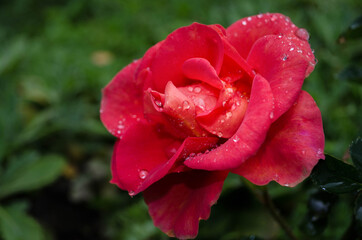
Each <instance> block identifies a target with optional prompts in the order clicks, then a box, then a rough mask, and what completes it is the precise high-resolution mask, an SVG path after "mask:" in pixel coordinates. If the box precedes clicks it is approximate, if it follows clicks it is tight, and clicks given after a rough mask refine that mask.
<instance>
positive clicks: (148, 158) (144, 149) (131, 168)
mask: <svg viewBox="0 0 362 240" xmlns="http://www.w3.org/2000/svg"><path fill="white" fill-rule="evenodd" d="M175 145H176V146H177V147H178V146H180V145H181V143H180V142H179V141H177V140H175V139H173V138H171V137H169V136H167V135H165V134H160V133H158V132H157V131H156V130H155V129H154V127H153V126H150V125H148V124H145V123H138V124H135V125H133V126H132V127H130V129H129V131H127V132H126V133H125V134H124V136H123V138H122V139H120V140H118V141H117V142H116V144H115V146H114V151H113V156H112V176H113V178H112V180H111V183H115V184H117V185H118V187H119V188H121V189H123V190H127V191H128V192H129V194H130V195H134V193H135V192H136V191H137V190H138V188H139V186H140V185H141V184H142V182H143V180H144V177H143V176H144V175H146V174H147V173H149V172H150V171H151V170H153V169H154V168H156V167H158V166H159V165H162V164H165V163H166V162H167V160H168V159H169V157H170V156H169V155H170V154H169V151H170V150H169V148H170V146H175ZM142 174H143V175H142Z"/></svg>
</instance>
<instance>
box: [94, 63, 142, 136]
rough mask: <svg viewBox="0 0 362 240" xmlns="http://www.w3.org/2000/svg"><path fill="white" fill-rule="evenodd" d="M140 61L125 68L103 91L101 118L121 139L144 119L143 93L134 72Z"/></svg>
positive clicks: (111, 131) (110, 130)
mask: <svg viewBox="0 0 362 240" xmlns="http://www.w3.org/2000/svg"><path fill="white" fill-rule="evenodd" d="M138 64H139V61H134V62H133V63H131V64H130V65H128V66H127V67H125V68H123V69H122V70H121V71H120V72H119V73H117V75H116V76H115V77H114V78H113V79H112V81H111V82H110V83H109V84H108V85H107V86H106V87H105V88H104V89H103V97H102V102H101V110H100V117H101V120H102V122H103V124H104V126H105V127H106V128H107V130H108V131H109V132H110V133H111V134H113V135H114V136H116V137H121V136H122V135H123V134H124V133H125V132H126V131H127V130H128V129H129V128H130V127H132V126H133V125H134V124H137V123H138V122H139V121H142V120H143V121H144V118H143V107H142V105H143V91H142V85H141V83H137V82H136V81H135V78H134V72H135V70H136V68H137V66H138Z"/></svg>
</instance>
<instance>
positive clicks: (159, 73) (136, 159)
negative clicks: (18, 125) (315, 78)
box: [100, 13, 324, 239]
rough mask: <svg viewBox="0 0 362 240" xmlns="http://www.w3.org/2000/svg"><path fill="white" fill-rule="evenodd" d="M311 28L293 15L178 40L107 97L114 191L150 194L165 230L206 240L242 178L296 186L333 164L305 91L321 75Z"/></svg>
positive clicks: (125, 73) (142, 62)
mask: <svg viewBox="0 0 362 240" xmlns="http://www.w3.org/2000/svg"><path fill="white" fill-rule="evenodd" d="M308 39H309V34H308V32H307V31H306V30H305V29H302V28H298V27H297V26H295V25H294V24H293V23H292V22H291V21H290V19H289V18H288V17H285V16H283V15H282V14H278V13H276V14H270V13H266V14H259V15H256V16H251V17H247V18H243V19H241V20H239V21H237V22H235V23H234V24H232V25H231V26H230V27H228V28H227V29H224V28H223V27H222V26H220V25H203V24H199V23H193V24H191V25H190V26H186V27H182V28H179V29H177V30H175V31H174V32H172V33H171V34H170V35H169V36H168V37H167V38H166V39H165V40H163V41H161V42H159V43H157V44H156V45H154V46H153V47H151V48H150V49H149V50H148V51H147V52H146V53H145V55H144V56H143V57H142V58H141V59H139V60H136V61H133V63H131V64H129V65H128V66H126V67H125V68H123V69H122V70H121V71H120V72H119V73H118V74H117V75H116V76H115V77H114V78H113V80H112V81H111V82H110V83H109V84H108V85H107V86H106V87H105V88H104V90H103V98H102V103H101V110H100V112H101V120H102V122H103V124H104V125H105V127H106V128H107V129H108V131H109V132H110V133H111V134H113V135H114V136H116V137H117V138H118V139H117V142H116V144H115V146H114V152H113V157H112V166H111V168H112V176H113V178H112V180H111V183H114V184H116V185H118V187H119V188H121V189H123V190H126V191H128V193H129V194H130V195H131V196H134V195H136V194H138V193H140V192H143V195H144V198H145V201H146V203H147V205H148V208H149V213H150V215H151V217H152V219H153V221H154V224H155V225H156V226H157V227H159V228H160V229H161V230H162V231H163V232H165V233H166V234H167V235H169V236H173V237H177V238H182V239H185V238H194V237H196V235H197V232H198V225H199V220H200V219H207V218H208V217H209V215H210V209H211V206H212V205H213V204H215V203H216V201H217V199H218V198H219V195H220V193H221V190H222V186H223V182H224V180H225V178H226V176H227V175H228V174H229V173H230V172H231V173H234V174H238V175H240V176H243V177H245V178H246V179H248V180H249V181H251V182H252V183H254V184H257V185H265V184H267V183H269V182H270V181H276V182H278V183H279V184H281V185H283V186H290V187H293V186H295V185H296V184H298V183H300V182H301V181H303V180H304V179H305V178H306V177H308V176H309V174H310V172H311V170H312V168H313V167H314V166H315V164H316V163H317V162H318V160H319V159H323V158H324V154H323V149H324V134H323V126H322V119H321V114H320V111H319V109H318V107H317V105H316V103H315V101H314V100H313V98H312V97H311V96H310V95H309V94H308V93H307V92H305V91H302V90H301V87H302V84H303V81H304V79H305V78H306V77H307V76H308V75H309V74H310V73H311V72H312V71H313V69H314V66H315V64H316V62H315V58H314V55H313V51H312V50H311V48H310V46H309V43H308Z"/></svg>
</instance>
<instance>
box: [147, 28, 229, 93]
mask: <svg viewBox="0 0 362 240" xmlns="http://www.w3.org/2000/svg"><path fill="white" fill-rule="evenodd" d="M189 58H205V59H207V60H208V61H209V62H210V64H211V65H212V66H213V67H214V68H215V70H216V72H217V73H219V71H220V68H221V64H222V59H223V43H222V41H221V38H220V36H219V34H218V33H217V32H216V31H215V30H214V29H213V28H211V27H209V26H206V25H202V24H199V23H194V24H192V25H190V26H187V27H183V28H179V29H177V30H176V31H174V32H173V33H171V34H170V35H169V36H168V37H167V38H166V40H165V41H164V42H163V44H162V45H161V46H160V48H159V49H158V51H157V53H156V54H155V58H154V59H153V62H152V65H151V67H150V69H151V72H152V79H153V83H154V85H155V88H154V90H156V91H159V92H163V91H164V88H165V86H166V84H167V82H168V81H172V82H173V83H174V85H175V86H176V87H180V86H183V85H185V80H186V78H185V77H184V76H183V73H182V65H183V63H184V62H185V61H186V60H187V59H189Z"/></svg>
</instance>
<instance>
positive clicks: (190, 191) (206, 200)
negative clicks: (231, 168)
mask: <svg viewBox="0 0 362 240" xmlns="http://www.w3.org/2000/svg"><path fill="white" fill-rule="evenodd" d="M227 174H228V172H207V171H195V170H194V171H190V172H185V173H179V174H177V173H175V174H170V175H168V176H166V177H165V178H163V179H162V180H160V181H158V182H157V183H155V184H153V185H152V186H151V187H150V188H148V189H147V190H146V191H145V192H144V198H145V201H146V203H147V205H148V207H149V212H150V215H151V217H152V219H153V221H154V224H155V225H156V226H157V227H159V228H160V229H161V230H162V231H163V232H165V233H166V234H167V235H168V236H170V237H176V238H179V239H191V238H195V237H196V235H197V232H198V227H199V221H200V220H201V219H204V220H205V219H207V218H209V216H210V210H211V206H212V205H214V204H215V203H216V201H217V199H218V198H219V196H220V193H221V190H222V185H223V182H224V180H225V178H226V176H227Z"/></svg>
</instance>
